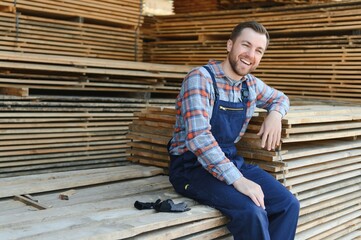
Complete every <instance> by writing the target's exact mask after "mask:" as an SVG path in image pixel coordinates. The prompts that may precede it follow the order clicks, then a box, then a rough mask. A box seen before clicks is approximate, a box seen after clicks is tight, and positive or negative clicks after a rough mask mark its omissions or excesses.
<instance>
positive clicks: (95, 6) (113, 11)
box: [0, 0, 143, 28]
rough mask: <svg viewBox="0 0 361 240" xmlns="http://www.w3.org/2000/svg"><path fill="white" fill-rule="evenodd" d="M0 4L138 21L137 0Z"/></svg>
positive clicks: (64, 14) (109, 20) (98, 18)
mask: <svg viewBox="0 0 361 240" xmlns="http://www.w3.org/2000/svg"><path fill="white" fill-rule="evenodd" d="M0 6H3V8H4V9H12V10H13V11H16V12H21V13H32V14H39V15H48V16H52V17H58V18H60V17H61V18H68V19H71V18H73V19H74V18H82V21H85V22H94V21H98V22H101V23H102V24H104V23H108V24H118V25H129V26H133V28H135V27H137V26H138V25H139V24H141V23H142V20H143V17H142V16H141V8H142V6H141V1H140V0H122V1H114V0H103V1H101V4H99V1H97V0H78V1H76V2H74V1H71V0H63V1H56V2H54V1H51V0H16V1H13V0H2V2H1V3H0Z"/></svg>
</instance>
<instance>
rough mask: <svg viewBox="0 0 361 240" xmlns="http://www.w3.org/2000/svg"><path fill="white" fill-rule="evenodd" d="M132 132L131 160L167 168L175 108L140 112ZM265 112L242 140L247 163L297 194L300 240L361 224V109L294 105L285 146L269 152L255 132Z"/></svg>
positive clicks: (285, 132) (344, 231) (336, 235)
mask: <svg viewBox="0 0 361 240" xmlns="http://www.w3.org/2000/svg"><path fill="white" fill-rule="evenodd" d="M137 117H138V119H137V120H134V121H133V123H132V124H131V125H130V132H129V134H128V135H127V137H128V138H130V139H131V140H132V141H131V142H130V143H128V145H129V147H131V149H129V150H128V151H129V153H130V154H131V156H130V157H128V159H129V160H130V161H133V162H138V163H142V164H147V165H153V166H159V167H163V168H165V169H167V167H168V163H169V157H168V156H167V150H166V144H167V143H168V141H169V139H170V138H171V136H172V131H173V125H174V123H175V110H174V109H169V108H149V109H145V110H142V111H141V113H139V114H137ZM264 117H265V113H264V112H263V111H258V112H257V113H256V116H255V117H254V118H253V119H252V120H251V123H250V125H249V130H248V131H247V133H246V135H245V136H244V138H243V139H242V140H241V142H240V143H238V144H237V146H238V149H239V152H240V154H241V155H243V156H244V157H245V159H246V161H247V162H251V163H256V164H258V165H259V166H261V167H262V168H263V169H265V170H266V171H268V172H270V173H271V174H272V175H273V176H274V177H275V178H276V179H278V180H279V181H280V182H282V183H283V184H284V185H285V186H286V187H288V188H289V189H290V191H291V192H292V193H293V194H294V195H295V196H297V198H298V199H299V200H300V203H301V213H300V220H299V226H298V229H297V237H296V239H300V240H301V239H323V238H325V239H338V238H340V237H342V236H344V235H347V234H349V233H350V232H353V233H354V234H356V233H357V231H358V230H359V229H360V227H361V205H360V197H361V191H360V190H361V140H360V139H359V137H360V136H361V108H360V107H345V106H330V105H324V106H320V105H313V106H294V107H291V110H290V112H289V113H288V114H287V115H286V117H285V118H284V119H283V128H282V131H283V133H282V142H283V143H282V147H281V149H280V150H279V151H271V152H268V151H266V150H263V149H261V148H260V140H259V137H257V136H255V134H256V132H258V130H259V128H260V124H261V122H262V121H263V119H264Z"/></svg>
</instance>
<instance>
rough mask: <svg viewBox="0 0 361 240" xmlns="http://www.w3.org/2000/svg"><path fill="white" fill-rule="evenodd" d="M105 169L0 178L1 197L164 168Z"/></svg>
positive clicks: (131, 176)
mask: <svg viewBox="0 0 361 240" xmlns="http://www.w3.org/2000/svg"><path fill="white" fill-rule="evenodd" d="M110 170H112V171H116V172H118V175H115V176H114V175H113V176H112V175H109V171H110ZM104 171H105V170H104V169H102V172H101V173H96V174H91V173H92V172H94V170H83V171H82V172H83V174H86V177H83V178H81V176H79V175H71V174H70V173H68V172H66V173H53V174H43V175H41V174H40V175H39V176H21V177H13V178H10V180H7V181H6V182H5V181H4V180H3V179H0V182H1V185H2V186H3V187H2V189H1V191H0V198H1V197H10V196H13V195H17V194H31V193H36V192H43V191H51V190H55V189H66V188H72V187H78V186H84V185H91V184H98V183H104V182H112V181H119V180H122V179H129V178H136V177H142V176H143V177H144V176H153V175H157V174H161V173H162V172H163V170H162V169H160V168H156V167H147V168H143V169H141V168H139V166H128V167H114V168H108V170H107V171H108V172H106V171H105V172H104ZM83 174H82V175H83ZM9 181H10V182H9ZM42 181H47V183H48V184H47V185H46V186H44V185H39V184H38V185H37V184H35V182H38V183H40V182H42ZM30 183H31V184H30ZM5 184H6V185H5Z"/></svg>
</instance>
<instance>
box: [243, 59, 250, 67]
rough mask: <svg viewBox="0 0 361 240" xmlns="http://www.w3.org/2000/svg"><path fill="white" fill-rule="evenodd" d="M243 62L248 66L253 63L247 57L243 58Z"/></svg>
mask: <svg viewBox="0 0 361 240" xmlns="http://www.w3.org/2000/svg"><path fill="white" fill-rule="evenodd" d="M241 62H242V63H244V64H246V65H247V66H250V65H251V63H250V62H249V61H247V60H245V59H241Z"/></svg>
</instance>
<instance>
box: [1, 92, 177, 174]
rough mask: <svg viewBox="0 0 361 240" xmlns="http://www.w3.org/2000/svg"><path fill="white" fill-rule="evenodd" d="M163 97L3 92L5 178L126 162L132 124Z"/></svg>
mask: <svg viewBox="0 0 361 240" xmlns="http://www.w3.org/2000/svg"><path fill="white" fill-rule="evenodd" d="M170 104H171V103H170V102H169V101H168V100H162V99H158V100H157V99H152V100H146V99H143V100H142V99H134V98H119V97H114V98H111V97H81V96H72V97H71V96H45V95H44V96H39V95H37V96H31V97H11V96H5V95H0V110H1V114H0V178H1V177H7V176H20V175H28V174H38V173H43V172H44V173H45V172H57V171H66V170H75V169H88V168H100V167H109V166H117V165H124V164H125V157H126V156H127V155H128V154H126V149H127V148H128V147H127V146H126V143H127V142H129V139H127V138H126V134H127V132H128V125H129V123H131V121H132V120H133V119H134V115H133V113H134V112H136V111H140V109H144V108H145V107H146V106H149V105H154V106H157V105H158V106H166V105H170Z"/></svg>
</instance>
